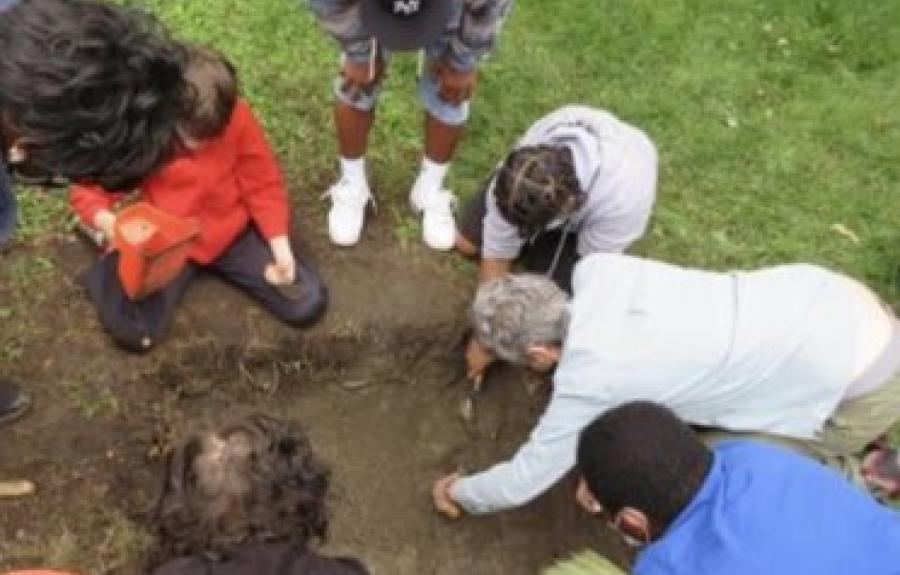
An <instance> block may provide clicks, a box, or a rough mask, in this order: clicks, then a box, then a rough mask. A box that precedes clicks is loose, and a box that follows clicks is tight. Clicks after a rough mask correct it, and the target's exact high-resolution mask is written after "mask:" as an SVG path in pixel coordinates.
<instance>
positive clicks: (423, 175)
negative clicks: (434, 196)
mask: <svg viewBox="0 0 900 575" xmlns="http://www.w3.org/2000/svg"><path fill="white" fill-rule="evenodd" d="M449 168H450V164H449V163H448V164H438V163H437V162H432V161H431V160H429V159H428V158H427V157H423V158H422V170H421V171H420V172H419V179H418V182H417V183H418V184H420V185H422V186H425V189H426V190H434V191H439V190H440V189H441V188H443V187H444V177H445V176H446V175H447V170H448V169H449Z"/></svg>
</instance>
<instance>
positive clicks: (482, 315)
mask: <svg viewBox="0 0 900 575" xmlns="http://www.w3.org/2000/svg"><path fill="white" fill-rule="evenodd" d="M472 316H473V323H474V326H475V337H476V338H477V339H478V341H480V342H481V343H482V344H483V345H485V346H486V347H488V348H489V349H491V350H492V351H493V352H494V353H496V354H497V355H498V356H500V357H501V358H503V359H505V360H506V361H509V362H511V363H519V364H521V363H525V361H526V359H527V356H528V348H529V347H531V346H532V345H535V344H561V343H562V342H563V340H564V339H565V335H566V331H567V330H568V328H569V296H568V295H566V293H565V292H564V291H562V290H561V289H559V287H557V285H556V284H555V283H553V282H552V281H551V280H549V279H547V278H546V277H544V276H540V275H535V274H509V275H506V276H503V277H502V278H499V279H495V280H491V281H489V282H486V283H485V284H483V285H482V286H481V287H480V288H479V289H478V293H477V294H476V295H475V303H474V305H473V306H472Z"/></svg>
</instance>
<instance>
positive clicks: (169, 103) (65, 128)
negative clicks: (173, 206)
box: [0, 0, 184, 423]
mask: <svg viewBox="0 0 900 575" xmlns="http://www.w3.org/2000/svg"><path fill="white" fill-rule="evenodd" d="M50 39H52V40H53V41H50ZM183 56H184V54H183V50H182V49H181V47H180V46H179V45H178V44H176V43H174V42H172V41H171V40H170V39H169V38H168V37H167V36H166V35H165V33H164V31H163V30H161V29H160V27H159V26H158V25H157V23H156V21H155V20H154V19H153V18H152V17H151V16H149V15H148V14H146V13H143V12H140V11H137V10H133V9H127V8H123V7H120V6H115V5H112V4H107V3H105V2H93V1H85V0H0V245H2V244H4V243H6V242H7V241H8V240H9V239H10V238H11V237H12V235H13V232H14V231H15V224H16V215H17V214H16V201H15V196H14V195H13V191H12V180H11V178H10V173H8V169H13V170H14V171H15V172H16V174H17V175H19V174H23V173H24V174H28V175H29V176H31V177H35V176H45V177H46V178H45V179H48V180H49V177H50V176H55V175H58V176H63V177H66V178H69V179H71V180H82V181H92V182H101V183H103V184H104V185H107V186H110V187H117V186H122V185H125V184H127V183H128V182H129V181H131V182H133V181H136V180H137V178H138V177H139V176H140V175H142V174H144V173H145V172H147V171H148V170H150V169H151V168H153V167H154V166H155V165H157V164H158V163H159V162H160V161H161V159H162V158H164V157H165V155H166V153H167V151H168V149H169V142H170V140H171V136H172V133H173V132H174V129H175V124H176V121H177V119H178V117H179V114H180V107H179V106H180V105H179V102H180V101H181V94H182V90H183V81H182V66H183ZM39 179H40V178H39ZM29 404H30V401H29V399H28V397H27V395H26V394H25V393H23V392H22V390H21V389H20V388H19V387H18V386H17V385H15V384H14V383H11V382H8V381H2V382H0V423H3V422H6V421H11V420H12V419H14V418H16V417H18V416H20V415H21V414H22V413H24V412H25V410H26V409H27V407H28V405H29Z"/></svg>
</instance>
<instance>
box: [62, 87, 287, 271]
mask: <svg viewBox="0 0 900 575" xmlns="http://www.w3.org/2000/svg"><path fill="white" fill-rule="evenodd" d="M139 192H140V196H141V199H143V200H144V201H147V202H149V203H150V204H152V205H154V206H155V207H157V208H159V209H161V210H163V211H165V212H167V213H169V214H172V215H174V216H179V217H195V218H197V219H198V221H199V222H200V237H199V239H198V241H197V243H196V244H195V245H194V247H193V249H192V250H191V254H190V258H191V259H192V260H194V261H195V262H197V263H199V264H208V263H209V262H211V261H213V260H214V259H216V258H217V257H218V256H219V255H221V254H222V252H223V251H225V249H226V248H227V247H228V246H229V245H230V244H231V243H232V242H233V241H234V240H235V238H236V237H237V236H238V235H239V234H240V233H241V232H242V231H243V230H244V229H245V228H246V227H247V225H248V223H249V222H250V221H251V220H252V221H253V223H254V224H256V227H257V228H259V231H260V233H262V235H263V236H264V237H265V238H266V239H269V238H272V237H275V236H279V235H284V234H287V232H288V224H289V220H290V207H289V204H288V196H287V191H286V189H285V186H284V179H283V177H282V175H281V170H280V169H279V167H278V163H277V161H276V159H275V155H274V154H273V153H272V150H271V148H270V147H269V144H268V143H267V142H266V137H265V134H264V133H263V131H262V128H260V126H259V124H258V123H257V121H256V119H255V118H254V117H253V112H252V111H251V110H250V106H249V105H248V104H247V102H245V101H243V100H239V101H238V102H237V105H236V106H235V108H234V111H233V112H232V114H231V120H230V121H229V122H228V126H227V127H226V128H225V130H224V131H223V132H222V133H221V134H220V135H219V136H216V137H215V138H211V139H209V140H205V141H204V142H203V143H202V145H201V147H200V148H199V149H196V150H185V151H183V152H179V153H178V154H177V155H176V156H175V157H174V158H172V159H171V160H169V161H168V162H167V163H165V164H164V165H162V166H161V167H160V168H158V169H157V170H156V171H154V172H152V173H151V174H150V175H149V176H147V177H146V178H144V180H143V181H142V182H141V184H140V186H139ZM122 196H123V194H121V193H111V192H107V191H106V190H104V189H103V188H101V187H98V186H77V185H76V186H73V187H72V189H71V191H70V197H69V200H70V202H71V204H72V207H73V208H74V209H75V212H76V213H77V214H78V216H79V217H80V218H81V219H82V220H84V222H85V223H87V224H88V225H90V226H93V225H94V216H96V215H97V212H98V211H99V210H101V209H110V208H111V207H112V206H113V205H114V204H115V203H116V202H117V201H118V200H119V199H121V198H122Z"/></svg>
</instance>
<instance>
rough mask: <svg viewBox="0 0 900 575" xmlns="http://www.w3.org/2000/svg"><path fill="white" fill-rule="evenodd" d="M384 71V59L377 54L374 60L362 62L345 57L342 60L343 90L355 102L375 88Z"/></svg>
mask: <svg viewBox="0 0 900 575" xmlns="http://www.w3.org/2000/svg"><path fill="white" fill-rule="evenodd" d="M382 72H384V60H382V59H381V56H377V57H376V58H375V61H374V62H360V61H358V60H352V59H350V58H346V57H345V58H344V59H343V61H342V62H341V91H342V92H344V93H346V94H347V95H348V96H349V97H350V100H352V101H354V102H355V101H357V100H359V99H360V98H361V97H362V95H363V94H367V93H370V92H371V91H372V90H373V89H374V87H375V82H377V81H378V79H379V78H381V74H382Z"/></svg>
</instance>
